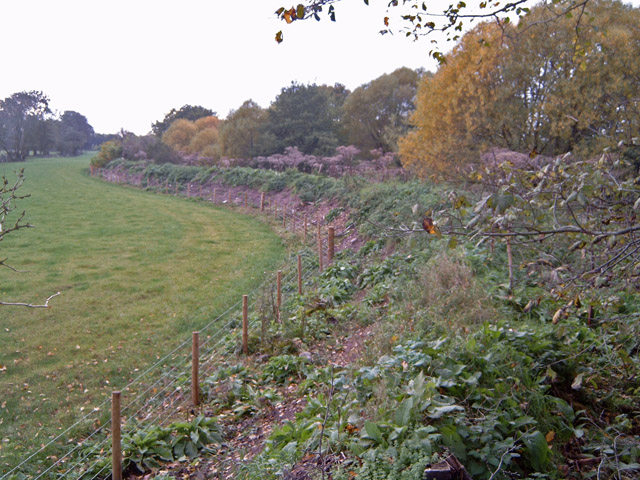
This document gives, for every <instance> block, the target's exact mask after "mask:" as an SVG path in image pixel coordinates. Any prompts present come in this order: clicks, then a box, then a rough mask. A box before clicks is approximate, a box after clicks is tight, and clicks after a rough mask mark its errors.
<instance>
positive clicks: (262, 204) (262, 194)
mask: <svg viewBox="0 0 640 480" xmlns="http://www.w3.org/2000/svg"><path fill="white" fill-rule="evenodd" d="M260 211H261V212H264V192H262V193H261V194H260Z"/></svg>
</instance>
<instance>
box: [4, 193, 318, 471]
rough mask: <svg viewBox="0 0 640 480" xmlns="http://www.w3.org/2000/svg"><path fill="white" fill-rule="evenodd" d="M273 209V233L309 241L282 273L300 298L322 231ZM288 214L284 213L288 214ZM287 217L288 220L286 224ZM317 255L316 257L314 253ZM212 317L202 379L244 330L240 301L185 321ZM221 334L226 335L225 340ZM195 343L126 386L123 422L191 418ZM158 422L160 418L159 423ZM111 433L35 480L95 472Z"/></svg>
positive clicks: (263, 288)
mask: <svg viewBox="0 0 640 480" xmlns="http://www.w3.org/2000/svg"><path fill="white" fill-rule="evenodd" d="M158 188H159V189H160V190H163V189H164V188H165V186H163V185H159V186H158ZM229 190H230V189H228V190H227V192H228V191H229ZM189 191H190V189H189ZM202 193H204V194H205V197H204V199H205V200H207V199H211V201H212V200H213V192H202V189H201V195H202ZM216 193H217V195H216V199H217V200H218V202H216V204H222V205H227V206H229V207H236V208H237V207H242V208H244V201H243V200H242V199H240V201H238V196H236V197H235V198H233V199H232V202H231V204H228V199H227V195H224V193H225V192H216ZM221 193H222V194H221ZM191 196H193V195H191ZM220 199H222V202H220V201H219V200H220ZM267 201H268V200H267V199H265V203H266V202H267ZM249 206H250V208H249V209H246V210H254V211H255V210H259V208H260V203H259V202H258V203H251V202H249ZM273 206H274V205H273V203H272V202H271V201H269V205H268V206H266V205H265V208H264V212H262V213H263V214H264V215H265V216H266V217H267V218H271V221H272V223H273V225H272V226H273V227H274V228H277V229H280V228H283V229H284V231H285V232H290V233H292V234H293V235H296V236H298V237H301V239H302V237H303V236H304V235H305V231H306V240H307V242H306V245H305V244H304V243H303V248H302V249H300V250H299V252H298V253H297V255H300V257H301V261H302V265H301V266H302V269H301V270H300V271H298V266H297V260H296V255H291V256H290V262H289V266H288V268H283V269H282V293H283V294H284V293H287V294H292V295H298V293H297V281H298V276H300V279H301V280H302V281H303V282H305V281H307V280H308V279H309V278H311V277H313V276H314V275H316V274H317V273H318V266H319V264H318V261H317V258H316V257H317V255H318V249H317V231H316V230H317V228H318V224H317V223H316V222H313V221H307V222H306V225H305V221H304V217H306V215H304V216H303V215H301V214H300V213H299V212H297V211H296V210H291V209H288V208H287V207H286V206H285V207H282V208H286V210H283V209H282V208H281V207H280V206H278V208H277V209H276V211H275V212H274V211H273V210H274V208H273ZM285 211H286V213H284V212H285ZM285 215H286V220H285V219H284V217H285ZM321 238H322V237H321ZM326 244H327V242H325V241H323V242H322V248H321V250H320V252H321V254H322V256H323V258H324V259H328V256H327V254H328V245H326ZM314 250H315V253H313V252H314ZM325 265H326V263H325ZM275 280H276V275H275V274H269V275H267V278H266V279H265V280H264V281H263V282H262V283H261V284H260V285H258V286H257V287H255V288H254V289H253V290H251V291H250V292H249V293H248V294H247V296H248V300H249V301H248V309H249V311H251V309H253V310H254V311H255V310H257V308H258V307H260V306H261V304H260V303H259V301H258V299H259V298H260V295H263V296H264V295H265V294H266V293H267V292H270V294H271V295H273V292H274V290H275ZM269 285H272V287H271V288H269V287H268V286H269ZM210 316H211V317H212V319H211V320H210V321H209V322H208V323H206V324H205V325H204V326H202V327H201V328H200V329H199V332H200V333H205V334H207V335H206V337H205V339H204V340H203V341H202V342H201V343H200V345H199V348H200V349H202V348H203V347H206V350H204V351H203V352H202V353H201V354H200V356H201V362H200V367H201V371H202V372H203V373H204V372H207V371H209V372H210V371H212V370H213V369H215V367H216V366H217V364H218V362H219V357H220V356H219V355H218V356H216V355H215V354H216V352H220V351H224V350H226V349H228V348H229V347H230V346H231V345H232V344H233V343H238V342H239V340H240V337H241V333H242V330H241V329H239V328H233V329H231V327H232V325H233V324H234V323H238V322H239V319H241V317H242V301H241V300H239V301H237V302H235V303H233V304H232V305H231V306H229V307H228V308H227V309H225V310H224V311H223V312H222V313H218V314H213V312H211V311H208V310H207V309H206V308H201V309H200V311H198V312H196V313H194V314H192V315H190V316H189V318H187V321H188V322H192V321H195V320H196V319H197V318H207V317H210ZM225 319H227V321H226V323H223V322H224V320H225ZM261 322H262V319H261V318H260V315H250V321H249V325H250V327H251V328H252V329H255V328H257V327H259V326H260V324H261ZM222 332H225V333H224V334H222ZM191 341H192V340H191V338H188V339H186V340H185V341H183V342H181V343H179V344H178V345H177V346H175V347H174V348H173V349H172V350H170V351H169V352H168V353H166V354H165V355H164V356H163V357H162V358H159V359H157V361H156V362H155V363H153V364H152V365H150V366H149V367H147V368H146V369H145V370H144V371H143V372H141V373H139V374H138V375H137V376H136V377H135V378H134V379H133V380H131V381H130V382H129V383H128V384H127V385H126V386H124V387H123V388H122V391H124V392H129V394H130V395H129V398H130V400H129V402H128V403H127V404H126V406H124V407H123V408H122V410H121V414H122V416H123V417H124V418H127V419H128V420H130V421H135V422H145V421H148V420H150V419H156V424H158V423H159V425H160V426H163V425H165V424H166V423H168V422H170V421H171V420H173V419H174V418H175V417H176V416H177V415H178V413H180V412H181V411H185V410H186V411H187V413H188V411H189V408H186V407H188V406H190V403H189V402H190V401H191V399H190V395H189V388H188V385H187V384H189V383H190V382H191V376H190V371H189V369H190V367H191V354H190V351H189V354H188V355H185V354H184V353H181V352H185V351H186V350H187V346H189V345H190V344H191ZM211 342H213V343H211ZM158 370H161V371H162V373H161V374H160V375H159V376H158V373H157V372H158ZM148 376H153V377H154V378H152V380H151V381H150V382H145V381H144V380H145V379H146V378H147V377H148ZM149 394H150V396H149ZM109 406H110V399H106V400H105V401H103V402H102V403H100V404H99V405H98V406H97V407H95V408H94V409H93V410H92V411H91V412H89V413H87V414H86V415H84V416H83V417H81V418H80V419H79V420H78V421H76V422H75V423H74V424H73V425H71V426H69V427H68V428H66V429H65V430H64V431H63V432H61V433H60V434H58V435H56V436H55V437H54V438H53V439H52V440H50V441H49V442H48V443H47V444H45V445H43V446H42V447H41V448H40V449H38V450H36V451H35V452H33V453H31V454H30V455H29V456H27V457H26V458H24V459H23V460H22V461H21V462H20V463H19V464H17V465H16V466H15V467H13V468H12V469H11V470H9V471H8V472H7V473H6V474H4V475H3V476H2V477H0V479H6V478H8V477H9V475H12V474H15V473H18V472H19V471H20V469H21V468H23V467H25V466H27V464H28V462H30V461H31V460H33V459H34V458H35V457H37V456H38V455H39V454H43V453H44V452H46V451H47V450H49V449H52V448H53V447H54V446H57V445H59V444H60V441H61V440H62V439H63V438H66V437H67V435H68V434H69V432H71V431H73V430H74V429H76V428H79V427H81V426H82V425H83V424H85V423H86V424H89V423H93V424H95V422H96V421H97V420H98V419H99V417H100V416H101V415H103V413H102V412H103V411H104V410H105V409H107V408H108V407H109ZM143 413H144V415H143ZM141 417H142V418H141ZM158 418H161V419H160V421H159V422H158ZM110 427H111V419H109V420H108V421H106V422H105V423H104V424H103V425H101V426H99V427H98V428H96V429H94V430H93V431H91V432H89V433H88V434H86V436H85V437H84V438H82V439H81V440H79V441H78V442H77V443H76V444H75V445H74V447H73V448H71V449H69V450H67V451H66V452H65V453H64V455H61V456H60V457H59V458H57V459H56V461H55V462H54V463H53V464H52V465H50V466H49V467H48V468H46V469H45V470H44V471H42V472H40V473H39V474H38V475H37V476H35V477H33V479H34V480H39V479H40V478H45V476H47V474H50V473H51V472H53V471H54V470H55V469H56V468H57V467H60V466H62V465H64V466H65V468H66V471H65V472H61V471H57V472H55V476H56V478H58V479H62V478H67V477H68V476H69V475H72V474H74V472H75V473H77V472H78V471H80V470H83V471H91V469H92V468H94V467H97V466H98V465H99V464H100V462H101V461H104V457H98V458H97V459H95V461H93V462H90V461H89V462H88V463H87V461H88V460H90V459H91V458H93V457H94V454H95V452H96V451H108V450H109V446H108V440H109V438H108V436H105V437H104V438H103V439H102V440H101V441H96V442H95V443H93V444H91V443H90V442H91V441H92V440H94V439H96V438H98V437H99V435H100V434H102V433H105V432H109V431H110V430H111V428H110ZM88 444H89V445H88ZM83 448H86V450H85V451H83V452H82V454H81V455H79V457H78V458H77V459H74V460H73V461H71V462H69V464H68V465H65V464H66V462H67V460H69V459H71V458H73V456H74V454H77V452H79V451H81V450H82V449H83ZM109 467H110V466H109V465H105V466H103V467H102V468H101V469H100V470H99V471H98V472H96V473H95V474H94V475H93V477H91V478H92V480H93V479H98V478H103V477H104V476H106V474H107V473H108V470H109Z"/></svg>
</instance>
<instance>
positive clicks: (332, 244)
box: [327, 227, 336, 263]
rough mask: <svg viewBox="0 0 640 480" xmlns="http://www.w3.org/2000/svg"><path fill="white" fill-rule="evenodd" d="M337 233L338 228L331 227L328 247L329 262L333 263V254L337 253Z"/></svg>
mask: <svg viewBox="0 0 640 480" xmlns="http://www.w3.org/2000/svg"><path fill="white" fill-rule="evenodd" d="M335 235H336V229H335V228H334V227H329V244H328V247H327V263H331V262H332V261H333V254H334V253H335Z"/></svg>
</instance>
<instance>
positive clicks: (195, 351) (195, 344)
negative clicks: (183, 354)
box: [191, 332, 200, 407]
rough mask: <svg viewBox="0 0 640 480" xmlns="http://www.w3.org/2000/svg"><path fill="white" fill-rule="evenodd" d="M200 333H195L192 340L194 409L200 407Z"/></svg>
mask: <svg viewBox="0 0 640 480" xmlns="http://www.w3.org/2000/svg"><path fill="white" fill-rule="evenodd" d="M199 348H200V332H193V333H192V338H191V401H192V402H193V405H194V407H197V406H198V405H200V382H199V379H198V377H199V369H200V352H199Z"/></svg>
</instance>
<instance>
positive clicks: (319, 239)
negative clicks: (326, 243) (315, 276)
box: [318, 222, 324, 272]
mask: <svg viewBox="0 0 640 480" xmlns="http://www.w3.org/2000/svg"><path fill="white" fill-rule="evenodd" d="M323 267H324V266H323V265H322V235H321V232H320V222H318V268H319V269H320V272H322V270H324V268H323Z"/></svg>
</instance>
